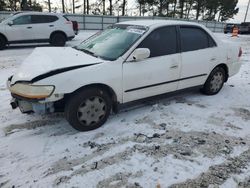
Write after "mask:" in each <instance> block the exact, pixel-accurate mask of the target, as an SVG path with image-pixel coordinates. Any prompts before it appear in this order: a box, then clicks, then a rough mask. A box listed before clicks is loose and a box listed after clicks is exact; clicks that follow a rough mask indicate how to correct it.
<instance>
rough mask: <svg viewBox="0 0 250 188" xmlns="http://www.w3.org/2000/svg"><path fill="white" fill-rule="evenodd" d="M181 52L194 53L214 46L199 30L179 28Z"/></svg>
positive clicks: (203, 32)
mask: <svg viewBox="0 0 250 188" xmlns="http://www.w3.org/2000/svg"><path fill="white" fill-rule="evenodd" d="M180 32H181V49H182V52H188V51H194V50H200V49H205V48H209V47H214V46H216V44H215V42H214V40H213V39H212V38H211V36H209V35H208V34H207V32H205V31H204V30H203V29H201V28H196V27H181V28H180Z"/></svg>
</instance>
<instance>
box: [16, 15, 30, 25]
mask: <svg viewBox="0 0 250 188" xmlns="http://www.w3.org/2000/svg"><path fill="white" fill-rule="evenodd" d="M13 24H14V25H23V24H31V16H30V15H24V16H20V17H18V18H16V19H14V20H13Z"/></svg>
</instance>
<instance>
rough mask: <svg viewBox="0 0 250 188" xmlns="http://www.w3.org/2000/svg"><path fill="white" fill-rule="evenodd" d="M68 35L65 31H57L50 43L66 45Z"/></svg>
mask: <svg viewBox="0 0 250 188" xmlns="http://www.w3.org/2000/svg"><path fill="white" fill-rule="evenodd" d="M65 43H66V37H65V35H64V34H63V33H55V34H53V35H52V36H51V39H50V44H51V45H53V46H64V45H65Z"/></svg>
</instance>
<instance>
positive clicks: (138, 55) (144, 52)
mask: <svg viewBox="0 0 250 188" xmlns="http://www.w3.org/2000/svg"><path fill="white" fill-rule="evenodd" d="M149 56H150V50H149V49H148V48H137V49H135V50H134V52H133V53H132V54H131V56H130V57H131V58H129V59H131V61H141V60H143V59H147V58H148V57H149Z"/></svg>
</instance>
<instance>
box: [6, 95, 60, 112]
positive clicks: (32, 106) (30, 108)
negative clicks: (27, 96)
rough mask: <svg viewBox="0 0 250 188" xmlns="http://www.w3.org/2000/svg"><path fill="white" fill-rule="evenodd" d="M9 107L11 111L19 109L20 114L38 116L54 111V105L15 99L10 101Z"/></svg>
mask: <svg viewBox="0 0 250 188" xmlns="http://www.w3.org/2000/svg"><path fill="white" fill-rule="evenodd" d="M10 105H11V107H12V109H16V108H18V107H19V109H20V111H21V112H22V113H32V112H35V113H39V114H46V113H52V112H54V111H55V109H54V103H52V102H50V103H39V102H34V101H25V100H20V99H16V98H12V99H11V101H10Z"/></svg>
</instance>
